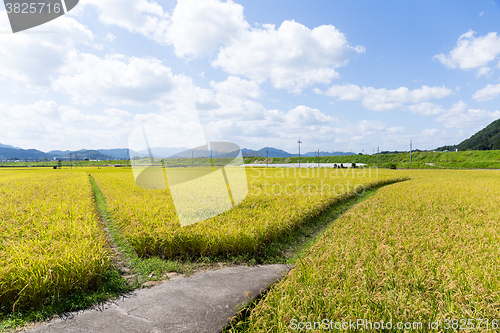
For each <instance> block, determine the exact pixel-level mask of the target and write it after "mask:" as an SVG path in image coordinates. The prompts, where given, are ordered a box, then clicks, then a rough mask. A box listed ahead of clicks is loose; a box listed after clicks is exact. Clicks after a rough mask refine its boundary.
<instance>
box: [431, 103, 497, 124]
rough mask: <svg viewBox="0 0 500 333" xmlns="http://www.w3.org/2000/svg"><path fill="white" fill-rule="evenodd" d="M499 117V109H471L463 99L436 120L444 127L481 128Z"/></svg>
mask: <svg viewBox="0 0 500 333" xmlns="http://www.w3.org/2000/svg"><path fill="white" fill-rule="evenodd" d="M498 118H500V111H498V110H497V111H494V112H491V111H486V110H480V109H471V108H469V107H468V106H467V103H465V102H464V101H459V102H457V103H455V104H453V105H452V106H451V108H450V109H448V110H447V111H446V112H445V113H443V114H441V115H440V116H439V117H438V118H436V120H437V121H439V122H441V123H443V126H444V127H446V128H482V127H484V126H486V125H488V124H489V123H491V122H492V121H494V120H496V119H498Z"/></svg>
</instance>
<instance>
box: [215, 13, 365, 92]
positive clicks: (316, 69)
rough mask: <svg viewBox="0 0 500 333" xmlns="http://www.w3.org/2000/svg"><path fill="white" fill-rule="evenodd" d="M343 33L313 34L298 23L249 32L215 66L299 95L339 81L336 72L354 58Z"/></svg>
mask: <svg viewBox="0 0 500 333" xmlns="http://www.w3.org/2000/svg"><path fill="white" fill-rule="evenodd" d="M362 52H364V48H363V47H361V46H357V47H352V46H350V45H349V43H348V42H347V39H346V37H345V35H344V34H343V33H341V32H340V31H339V30H338V29H336V28H335V27H334V26H331V25H323V26H319V27H316V28H314V29H312V30H310V29H308V28H307V27H305V26H304V25H302V24H300V23H297V22H295V21H284V22H283V23H282V24H281V26H280V27H279V28H278V29H275V26H274V25H270V24H267V25H263V28H252V29H249V30H246V31H245V32H244V33H243V34H242V35H241V36H240V38H238V39H237V40H234V41H232V42H231V43H230V44H229V45H225V46H224V47H223V48H222V49H221V51H220V52H219V53H218V55H217V58H216V59H215V60H214V61H213V62H212V65H213V66H215V67H221V68H222V69H224V70H225V71H226V72H228V73H230V74H233V75H245V76H246V77H248V78H250V79H252V80H254V81H257V82H263V81H265V80H267V79H270V81H271V83H272V84H273V85H274V87H276V88H285V89H288V90H290V91H294V92H300V91H301V89H303V88H304V87H306V86H308V85H311V84H313V83H325V84H326V83H329V82H330V81H331V80H332V79H334V78H337V77H339V74H338V73H337V72H336V71H335V68H338V67H341V66H345V65H347V63H348V62H349V59H350V57H351V56H352V55H353V54H357V53H362Z"/></svg>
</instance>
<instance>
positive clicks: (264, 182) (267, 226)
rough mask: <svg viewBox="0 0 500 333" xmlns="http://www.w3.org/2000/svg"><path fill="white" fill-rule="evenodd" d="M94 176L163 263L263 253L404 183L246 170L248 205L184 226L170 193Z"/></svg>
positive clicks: (346, 174)
mask: <svg viewBox="0 0 500 333" xmlns="http://www.w3.org/2000/svg"><path fill="white" fill-rule="evenodd" d="M194 169H196V168H194ZM92 176H93V177H94V178H95V180H96V182H97V184H98V186H99V188H100V189H101V191H102V192H103V194H104V196H105V198H106V201H107V204H108V207H109V208H110V210H111V211H112V213H113V216H114V219H115V221H116V222H117V224H118V226H119V227H120V228H121V231H122V233H123V235H124V237H125V238H126V239H127V240H128V242H129V243H130V244H131V245H132V246H133V247H134V249H135V250H136V252H137V253H138V254H139V255H140V256H160V257H164V258H171V257H175V256H185V255H190V256H199V255H202V256H215V255H225V254H240V253H258V252H259V251H262V250H263V248H265V246H266V245H267V244H269V243H270V242H272V241H274V240H277V239H278V238H280V237H281V236H283V235H284V234H286V233H288V232H290V231H291V230H293V229H296V228H298V227H299V226H301V225H303V224H304V223H306V222H307V221H310V220H311V219H313V218H315V217H317V216H318V215H319V214H321V213H322V212H324V211H325V210H326V209H327V208H328V207H330V206H331V205H333V204H334V203H335V202H338V201H340V200H343V199H345V198H347V197H349V196H352V195H355V194H356V193H358V194H361V193H362V192H363V191H364V190H365V189H366V188H370V187H373V186H377V185H380V184H385V183H391V182H395V181H399V180H401V179H403V178H402V177H400V176H399V175H395V174H394V172H390V171H382V170H380V171H378V172H377V170H364V169H351V170H348V169H288V168H286V169H280V168H277V169H263V168H247V177H248V185H249V190H248V196H247V197H246V199H245V200H243V201H242V202H241V203H240V204H238V205H237V206H236V207H235V208H234V209H232V210H229V211H227V212H225V213H222V214H220V215H218V216H215V217H213V218H211V219H208V220H206V221H203V222H200V223H196V224H192V225H189V226H186V227H181V225H180V223H179V220H178V217H177V215H176V207H175V205H174V202H173V200H172V196H171V194H170V192H169V190H168V189H166V190H151V189H143V188H140V187H138V186H137V185H136V184H135V182H134V178H133V176H132V175H131V173H130V172H127V170H101V171H95V172H92ZM200 206H201V205H200ZM210 208H211V207H204V206H203V207H198V209H201V210H203V209H210Z"/></svg>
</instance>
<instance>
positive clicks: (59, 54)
mask: <svg viewBox="0 0 500 333" xmlns="http://www.w3.org/2000/svg"><path fill="white" fill-rule="evenodd" d="M34 29H35V30H34V31H36V30H37V29H43V30H42V31H56V33H44V34H23V33H19V34H4V35H2V38H0V59H1V61H0V76H3V77H5V78H7V79H9V81H11V80H16V81H21V82H24V83H27V84H29V85H30V86H34V87H37V86H48V85H50V82H51V79H52V78H53V77H55V76H57V74H58V72H59V71H60V69H61V68H62V67H63V66H64V65H65V64H66V62H67V59H68V57H69V54H70V53H71V52H72V51H73V50H74V49H75V45H76V44H77V43H80V44H86V45H92V41H93V40H94V35H93V33H92V32H91V31H90V30H89V29H88V28H87V27H86V26H84V25H82V24H80V23H78V22H77V21H76V20H75V19H74V18H72V17H67V16H63V17H60V18H58V19H57V20H53V21H50V22H48V23H46V24H45V25H43V28H34ZM0 30H3V31H8V30H10V25H9V21H8V19H7V14H6V12H4V11H1V12H0Z"/></svg>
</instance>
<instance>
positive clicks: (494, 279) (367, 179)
mask: <svg viewBox="0 0 500 333" xmlns="http://www.w3.org/2000/svg"><path fill="white" fill-rule="evenodd" d="M195 168H196V167H195ZM195 168H194V169H195ZM194 171H195V170H194ZM194 171H193V172H194ZM89 174H91V175H92V177H93V178H94V179H95V182H96V184H97V185H98V186H99V188H100V190H101V191H102V193H103V195H104V197H105V199H106V203H107V206H108V209H109V211H110V212H111V215H112V218H113V219H114V221H115V224H116V226H117V227H118V230H119V232H120V233H121V235H122V237H123V238H124V239H125V240H126V241H127V242H128V244H129V245H130V246H131V247H132V248H133V249H134V250H135V251H136V253H137V254H138V255H139V256H141V257H160V258H169V259H172V258H183V257H192V256H219V257H223V256H224V255H238V254H247V253H256V254H258V253H261V252H262V251H263V250H264V249H266V247H267V246H269V245H270V244H272V243H273V241H276V240H278V239H280V238H281V237H283V236H284V235H287V234H289V233H291V232H292V231H293V230H296V229H297V228H300V227H301V226H303V225H305V224H307V223H310V222H311V221H316V220H315V219H316V218H317V217H318V216H320V215H321V214H323V213H324V212H325V211H327V210H328V209H329V208H330V207H332V205H335V204H336V203H339V202H341V201H343V200H345V199H346V198H349V197H352V196H355V195H356V194H361V193H363V192H364V191H365V190H366V189H368V188H372V187H375V186H378V185H382V184H391V183H394V184H392V185H390V186H386V187H383V188H380V189H379V190H378V192H377V194H376V195H375V196H373V197H371V198H369V199H368V200H366V201H364V202H362V203H360V204H358V205H356V206H354V207H353V208H351V209H350V210H349V211H348V212H347V213H345V214H344V215H343V216H342V217H341V218H339V219H338V220H336V221H334V222H333V223H332V224H331V225H330V226H329V227H328V228H327V229H326V231H325V233H324V234H322V236H321V237H320V238H319V239H318V240H317V241H316V242H315V243H314V244H313V245H312V247H311V248H310V249H309V250H308V251H307V252H306V253H305V254H304V255H303V257H301V258H299V259H298V260H297V261H296V267H295V269H294V270H292V271H291V272H290V274H289V275H288V276H287V277H286V278H285V279H284V280H282V281H281V282H280V283H278V284H276V285H274V286H273V287H272V288H271V290H270V291H269V293H267V294H266V296H265V297H264V298H263V299H262V300H261V301H260V302H258V304H257V305H256V306H255V308H253V310H251V312H250V315H249V316H248V317H246V318H245V319H244V320H243V321H240V322H237V323H235V324H234V325H233V327H232V328H230V329H229V330H230V331H234V332H285V331H290V330H294V329H298V328H299V327H302V328H304V329H307V328H308V327H312V328H311V330H312V331H315V330H316V331H319V330H320V329H319V328H318V327H320V326H316V328H315V326H314V325H315V324H314V323H316V325H317V324H318V323H322V324H323V326H322V327H323V328H324V327H325V323H327V322H328V324H329V325H334V324H335V323H345V322H353V321H356V323H359V320H363V323H375V322H378V323H380V322H382V321H383V322H384V323H389V322H390V323H392V324H394V325H396V324H397V323H399V322H411V323H422V325H423V327H425V325H430V323H435V322H440V323H441V328H442V329H445V327H446V326H443V325H445V323H446V322H448V324H449V325H451V324H452V320H455V319H464V318H465V319H467V318H470V319H474V321H473V323H474V325H476V326H474V329H477V328H478V326H477V325H478V324H479V322H478V321H479V320H482V325H483V326H484V325H485V323H486V320H488V325H490V326H488V329H490V330H491V329H492V327H491V325H492V320H494V319H500V276H499V275H498V273H497V272H498V271H500V256H499V254H500V245H499V244H500V234H499V233H498V230H499V229H500V205H499V204H498V198H500V177H498V172H497V171H479V170H474V171H472V170H470V171H455V170H418V171H416V170H413V171H412V170H405V171H401V170H376V169H372V170H370V169H302V170H299V169H293V168H292V169H290V168H269V169H267V168H247V180H248V195H247V197H246V198H245V199H244V200H243V201H242V202H240V203H239V204H237V205H236V207H235V208H234V209H231V210H228V211H226V212H224V213H222V214H220V215H217V216H215V217H212V218H210V219H208V220H206V221H202V222H199V223H194V224H191V225H187V226H184V227H182V226H181V224H180V222H179V219H178V216H177V211H176V207H175V204H174V200H173V198H172V194H171V193H170V191H169V189H168V188H167V189H161V190H152V189H144V188H141V187H139V186H137V185H136V183H135V181H134V177H133V174H132V171H131V170H130V169H119V168H107V169H99V170H98V169H90V168H89V169H80V170H48V169H47V170H36V169H34V170H30V171H27V170H2V171H1V172H0V305H1V306H3V307H4V308H5V306H8V307H9V308H10V309H11V310H12V311H16V309H22V308H26V307H28V308H29V307H37V306H39V305H40V304H50V303H54V302H58V301H59V300H60V299H62V298H64V297H65V296H66V295H69V294H71V293H74V292H85V291H87V290H92V289H95V288H96V287H97V286H98V285H99V284H100V282H101V277H102V276H103V274H104V273H105V272H106V271H108V270H109V269H111V268H112V264H111V250H110V248H109V244H108V243H107V240H106V233H105V231H104V228H103V225H102V223H101V222H100V220H99V218H98V215H97V210H96V203H95V200H94V192H93V189H92V186H91V184H90V181H89ZM408 177H409V178H410V179H411V180H409V181H405V182H399V181H401V180H406V179H408ZM201 206H203V205H201ZM199 208H200V209H202V210H203V209H207V208H210V207H199ZM300 323H302V324H300ZM307 323H309V325H313V326H305V325H307ZM466 324H469V329H470V327H471V326H470V325H471V322H470V321H469V322H466ZM300 325H302V326H300ZM499 326H500V323H499ZM450 327H451V326H450ZM365 329H367V328H366V327H365ZM368 329H369V328H368ZM451 329H453V327H451ZM334 330H335V329H334ZM374 330H377V329H374ZM405 330H406V331H411V330H412V329H404V328H403V329H401V330H399V329H397V328H394V329H392V330H391V331H401V332H402V331H405ZM479 330H486V328H485V326H484V327H480V328H479Z"/></svg>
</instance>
